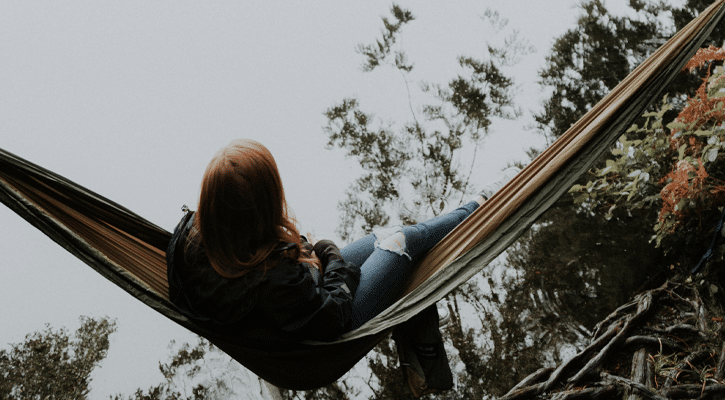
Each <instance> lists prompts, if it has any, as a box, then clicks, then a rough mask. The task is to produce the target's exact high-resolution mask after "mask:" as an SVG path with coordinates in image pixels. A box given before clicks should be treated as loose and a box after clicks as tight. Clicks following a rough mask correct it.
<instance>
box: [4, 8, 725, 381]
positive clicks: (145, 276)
mask: <svg viewBox="0 0 725 400" xmlns="http://www.w3.org/2000/svg"><path fill="white" fill-rule="evenodd" d="M724 5H725V0H717V1H716V2H714V3H713V4H712V5H711V6H710V7H709V8H708V9H707V10H705V11H703V12H702V13H701V14H700V16H698V17H697V18H696V19H695V20H693V21H692V22H691V23H690V24H688V25H687V26H686V27H685V28H683V29H682V30H681V31H680V32H678V33H677V34H676V35H675V36H674V37H673V38H672V39H670V40H669V41H668V42H667V43H666V44H664V45H663V46H662V47H661V48H660V49H659V50H657V52H655V53H654V54H653V55H652V56H650V57H649V58H648V59H647V60H646V61H645V62H644V63H642V65H640V66H639V67H638V68H637V69H636V70H635V71H633V72H632V73H631V74H630V75H629V76H628V77H627V78H626V79H625V80H624V81H623V82H621V83H620V84H619V85H618V86H617V87H616V88H615V89H614V90H612V92H611V93H609V95H607V96H606V97H605V98H604V99H603V100H602V101H600V102H599V103H598V104H597V105H596V106H595V107H594V108H592V110H590V111H589V112H588V113H587V114H586V115H585V116H584V117H582V119H581V120H579V121H578V122H577V123H576V124H575V125H574V126H572V127H571V128H570V129H569V130H568V131H567V132H566V133H565V134H564V135H562V136H561V138H559V139H558V140H557V141H556V142H555V143H554V144H553V145H551V146H550V147H549V148H548V149H546V151H544V152H543V153H542V154H541V155H540V156H539V157H537V158H536V159H535V160H534V161H533V162H532V163H531V164H530V165H529V166H527V167H526V168H525V169H524V170H523V171H522V172H521V173H519V175H518V176H517V177H516V178H514V180H512V181H511V182H510V183H509V184H507V185H506V186H505V187H504V188H503V189H501V190H500V191H499V192H498V193H496V195H494V196H493V197H492V198H491V199H490V200H488V201H487V202H486V203H485V204H484V205H483V206H482V207H479V208H478V210H476V211H475V212H474V213H473V214H472V215H471V216H470V217H469V218H468V219H466V220H465V221H464V222H463V223H462V224H461V225H459V226H458V227H457V228H456V229H455V230H454V231H453V232H451V233H450V234H449V235H448V236H447V237H446V238H444V239H443V241H442V242H441V243H439V244H438V245H437V246H436V247H435V248H434V249H433V250H431V251H430V252H429V254H428V256H427V257H426V258H425V259H423V260H422V261H421V262H420V264H419V265H418V267H417V269H416V273H415V275H414V277H413V278H412V280H411V282H410V283H409V285H408V287H407V289H406V290H405V293H404V295H403V296H402V298H401V299H400V300H399V301H398V302H397V303H395V304H394V305H392V306H391V307H389V308H388V309H387V310H385V311H384V312H382V313H381V314H380V315H378V316H377V317H375V318H373V319H372V320H370V321H369V322H368V323H366V324H365V325H363V326H362V327H360V328H358V329H356V330H355V331H352V332H348V333H346V334H344V335H342V336H341V337H340V338H338V339H337V340H336V341H334V342H331V343H322V342H309V341H301V342H299V343H295V344H294V349H293V350H291V351H290V350H284V351H276V352H275V351H261V350H259V349H255V348H251V347H247V346H245V345H244V343H240V342H234V343H232V342H229V341H227V340H225V339H224V338H221V337H218V336H216V335H215V333H214V332H211V331H207V330H205V329H203V328H202V327H199V326H197V325H195V324H194V323H193V322H191V321H189V320H188V319H187V318H185V317H184V316H183V315H182V314H180V313H179V312H178V310H177V309H176V308H175V307H174V305H173V304H171V302H169V300H168V284H167V281H166V262H165V250H166V246H167V243H168V242H169V239H170V236H171V235H170V233H169V232H167V231H165V230H164V229H162V228H160V227H158V226H156V225H154V224H152V223H151V222H149V221H146V220H145V219H143V218H141V217H140V216H138V215H136V214H134V213H133V212H131V211H130V210H128V209H126V208H124V207H122V206H121V205H119V204H116V203H114V202H112V201H110V200H108V199H106V198H104V197H102V196H100V195H98V194H96V193H93V192H92V191H90V190H87V189H85V188H83V187H81V186H79V185H77V184H75V183H73V182H71V181H69V180H68V179H65V178H63V177H61V176H59V175H57V174H55V173H53V172H51V171H48V170H46V169H43V168H41V167H39V166H37V165H34V164H32V163H30V162H28V161H26V160H23V159H21V158H19V157H17V156H15V155H13V154H10V153H8V152H6V151H4V150H2V149H0V201H2V202H3V203H4V204H5V205H7V206H8V207H9V208H11V209H12V210H13V211H15V212H16V213H17V214H19V215H20V216H21V217H23V218H24V219H25V220H27V221H28V222H30V223H31V224H32V225H34V226H35V227H36V228H38V229H40V230H41V231H42V232H44V233H45V234H46V235H48V236H49V237H50V238H51V239H53V240H54V241H55V242H57V243H58V244H60V245H61V246H63V247H64V248H65V249H66V250H68V251H69V252H71V253H72V254H73V255H75V256H76V257H78V258H79V259H81V260H82V261H83V262H85V263H86V264H88V265H89V266H90V267H91V268H93V269H95V270H96V271H97V272H98V273H100V274H101V275H103V276H104V277H105V278H106V279H108V280H110V281H111V282H113V283H115V284H116V285H118V286H120V287H121V288H122V289H124V290H125V291H127V292H128V293H130V294H131V295H132V296H134V297H135V298H137V299H139V300H140V301H142V302H144V303H145V304H146V305H148V306H149V307H152V308H153V309H155V310H156V311H158V312H160V313H161V314H163V315H164V316H166V317H168V318H169V319H171V320H173V321H174V322H176V323H178V324H180V325H181V326H183V327H185V328H187V329H189V330H190V331H192V332H194V333H196V334H198V335H200V336H203V337H206V338H207V339H208V340H209V341H210V342H211V343H213V344H214V345H216V346H217V347H219V348H220V349H221V350H222V351H224V352H226V353H227V354H229V355H230V356H231V357H232V358H234V359H236V360H237V361H239V362H240V363H241V364H243V365H244V366H245V367H247V368H248V369H250V370H251V371H252V372H254V373H256V374H257V375H258V376H259V377H261V378H262V379H264V380H266V381H268V382H271V383H272V384H274V385H276V386H279V387H283V388H288V389H298V390H305V389H312V388H316V387H320V386H324V385H326V384H329V383H331V382H334V381H335V380H337V379H338V378H339V377H341V376H342V375H343V374H344V373H345V372H347V371H348V370H349V369H350V368H352V367H353V366H354V365H355V363H357V361H359V360H360V359H362V358H363V357H364V356H365V355H366V354H367V353H368V352H369V351H370V350H371V349H372V348H373V347H374V346H375V345H376V344H377V343H378V342H379V341H380V340H382V339H383V338H384V337H385V336H386V335H387V334H388V333H389V332H390V330H391V329H392V327H394V326H395V325H397V324H399V323H401V322H404V321H406V320H407V319H409V318H411V317H412V316H414V315H416V314H417V313H419V312H420V311H422V310H423V309H425V308H426V307H428V306H430V305H432V304H434V303H435V302H436V301H438V300H440V299H441V298H443V296H445V295H446V294H447V293H449V292H450V291H452V290H453V289H455V288H456V287H457V286H458V285H460V284H462V283H464V282H465V281H467V280H468V279H469V278H471V277H472V276H473V275H475V274H476V273H477V272H478V271H480V270H481V269H482V268H483V267H485V266H486V265H487V264H488V263H490V262H491V261H492V260H493V259H494V258H496V257H497V256H498V255H499V254H500V253H501V252H503V251H504V250H505V249H506V248H507V247H508V246H509V245H510V244H511V243H513V242H514V241H515V240H516V239H517V238H518V237H519V236H520V235H521V234H522V233H523V232H524V231H525V230H526V229H528V228H529V227H530V226H531V225H532V224H533V223H534V221H535V220H536V219H537V218H538V217H539V216H540V215H541V214H542V213H543V212H544V211H546V209H547V208H548V207H549V206H551V204H553V203H554V202H555V201H556V199H558V198H559V197H560V196H561V195H562V194H564V193H565V192H566V191H567V190H568V189H569V188H570V187H571V185H572V184H573V183H574V181H575V180H576V179H577V177H579V176H580V175H581V174H582V173H584V172H586V171H587V170H588V169H589V168H590V167H591V165H592V164H593V163H594V162H595V161H596V160H597V159H598V158H599V156H600V155H601V154H602V153H603V152H605V151H606V150H607V149H608V148H609V147H610V146H611V145H612V144H613V143H614V142H615V141H616V139H617V138H618V137H619V136H620V135H621V133H622V132H624V131H625V129H626V128H628V127H629V125H631V123H632V122H633V121H634V120H635V119H636V118H637V117H639V116H640V115H641V114H642V112H643V111H644V109H645V108H646V107H647V106H648V105H649V104H650V103H651V101H652V100H653V99H654V98H656V97H658V96H659V95H660V91H661V90H662V88H664V87H665V86H666V85H667V83H668V82H670V81H671V80H672V79H673V78H674V77H675V75H676V74H677V73H678V72H679V71H680V70H681V69H682V67H683V66H684V64H685V63H686V61H687V60H689V59H690V58H691V57H692V55H693V54H694V53H695V51H696V50H697V49H698V48H699V47H700V45H701V43H702V42H703V41H704V40H705V38H707V37H708V36H709V34H710V32H711V31H712V30H713V29H714V27H715V26H716V25H717V24H718V22H719V21H720V20H721V18H722V17H723V14H724V13H725V7H724Z"/></svg>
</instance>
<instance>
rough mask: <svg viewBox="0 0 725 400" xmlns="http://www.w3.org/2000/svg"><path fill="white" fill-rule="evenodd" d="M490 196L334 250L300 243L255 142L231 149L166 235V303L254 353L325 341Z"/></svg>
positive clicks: (379, 303) (270, 166) (384, 303)
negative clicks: (252, 346) (304, 341)
mask: <svg viewBox="0 0 725 400" xmlns="http://www.w3.org/2000/svg"><path fill="white" fill-rule="evenodd" d="M509 179H510V178H509ZM502 185H503V183H499V184H498V185H497V186H498V187H500V186H502ZM496 189H497V187H489V188H488V189H487V190H488V191H487V192H484V193H482V194H481V195H479V196H478V197H477V199H476V200H475V201H472V202H470V203H468V204H466V205H464V206H463V207H461V208H458V209H456V210H454V211H453V212H451V213H449V214H447V215H445V216H439V217H436V218H433V219H432V220H430V221H427V222H424V223H421V224H417V225H413V226H406V227H393V228H387V229H382V230H380V231H378V232H376V233H373V234H371V235H368V236H367V237H365V238H362V239H360V240H358V241H356V242H354V243H352V244H350V245H348V246H347V247H345V248H343V249H341V250H340V249H338V247H337V246H336V245H335V244H334V243H332V242H331V241H329V240H321V241H318V242H316V243H314V244H312V243H309V242H308V241H307V240H306V239H305V238H304V237H302V236H300V234H299V232H298V230H297V228H296V226H295V221H294V219H293V218H292V216H291V215H290V213H289V211H288V208H287V204H286V202H285V197H284V190H283V188H282V182H281V179H280V177H279V172H278V170H277V165H276V163H275V161H274V158H273V157H272V155H271V154H270V153H269V151H268V150H267V149H266V148H265V147H264V146H262V145H261V144H260V143H258V142H255V141H253V140H239V141H235V142H232V143H231V144H230V145H228V146H227V147H225V148H223V149H221V150H220V151H219V152H218V153H217V154H216V155H215V156H214V158H213V159H212V161H211V162H210V163H209V166H208V167H207V169H206V172H205V174H204V178H203V182H202V186H201V195H200V198H199V205H198V210H197V211H196V212H188V213H186V215H185V216H184V218H183V219H182V221H181V222H180V223H179V225H178V226H177V227H176V229H175V231H174V235H173V237H172V240H171V243H170V245H169V249H168V251H167V263H168V279H169V297H170V300H171V301H172V302H173V303H174V304H175V305H176V306H178V308H179V309H180V310H181V312H182V313H184V314H185V315H186V316H187V317H189V318H191V319H193V320H194V321H195V322H197V323H199V324H201V325H204V326H205V327H207V328H210V329H212V330H213V331H215V332H218V333H219V334H220V335H223V336H228V335H234V336H235V337H239V338H243V340H245V342H248V343H254V344H255V346H260V347H265V346H274V347H275V348H279V346H285V343H291V342H295V341H298V340H300V339H307V340H316V341H329V340H333V339H334V338H336V337H337V336H339V335H340V334H342V333H345V332H347V331H349V330H352V329H355V328H357V327H359V326H361V325H362V324H364V323H365V322H367V321H368V320H370V319H371V318H373V317H374V316H375V315H377V314H378V313H379V312H381V311H382V310H384V309H385V308H387V307H388V306H389V305H391V304H392V303H393V302H394V301H395V300H396V298H397V296H398V295H399V294H400V291H401V290H402V287H403V284H404V283H405V281H406V279H407V277H408V276H409V275H410V274H411V272H412V265H413V262H414V260H416V259H417V258H418V257H420V256H421V255H423V254H424V253H425V252H426V251H428V250H429V249H430V248H431V247H433V246H434V245H435V244H436V243H438V241H440V240H441V239H442V238H443V237H444V236H445V235H446V234H448V232H450V231H451V230H452V229H453V228H454V227H455V226H456V225H458V224H459V223H460V222H462V221H463V220H464V219H465V218H466V217H467V216H468V215H469V214H470V213H471V212H473V211H474V210H475V209H476V208H477V207H478V206H479V205H480V204H482V203H483V201H485V197H484V196H486V194H488V195H490V194H492V193H493V192H494V191H495V190H496Z"/></svg>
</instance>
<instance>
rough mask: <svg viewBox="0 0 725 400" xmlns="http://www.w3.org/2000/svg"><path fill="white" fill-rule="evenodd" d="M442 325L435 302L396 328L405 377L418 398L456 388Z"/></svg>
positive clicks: (394, 331) (401, 364)
mask: <svg viewBox="0 0 725 400" xmlns="http://www.w3.org/2000/svg"><path fill="white" fill-rule="evenodd" d="M438 324H439V318H438V313H437V310H436V306H435V305H433V306H431V307H428V308H426V309H425V310H423V311H422V312H421V313H420V314H418V315H416V316H415V317H413V318H411V319H410V320H408V321H406V322H404V323H402V324H400V325H398V326H397V327H395V329H394V330H393V340H394V341H395V345H396V347H397V350H398V358H399V360H400V366H401V369H402V372H403V378H404V380H405V381H406V382H407V383H408V388H409V389H410V392H411V393H412V394H413V396H414V397H421V396H424V395H426V394H430V393H439V392H442V391H446V390H449V389H451V388H452V387H453V373H452V372H451V368H450V366H449V365H448V355H447V354H446V349H445V346H444V343H443V337H442V336H441V333H440V331H439V330H438Z"/></svg>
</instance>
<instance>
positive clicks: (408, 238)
mask: <svg viewBox="0 0 725 400" xmlns="http://www.w3.org/2000/svg"><path fill="white" fill-rule="evenodd" d="M477 208H478V203H477V202H475V201H471V202H470V203H468V204H465V205H463V206H461V207H459V208H457V209H455V210H453V211H451V212H450V213H448V214H445V215H440V216H437V217H435V218H432V219H429V220H428V221H425V222H421V223H418V224H416V225H410V226H404V227H400V226H397V227H390V228H383V229H380V230H376V231H375V232H374V233H371V234H370V235H367V236H365V237H364V238H362V239H358V240H356V241H354V242H352V243H350V244H349V245H347V246H345V247H344V248H342V249H340V251H341V253H342V257H343V258H344V259H345V261H346V262H349V263H352V264H355V265H358V266H360V269H361V272H362V274H361V277H360V285H359V286H358V289H357V292H356V293H355V298H354V299H353V305H352V329H356V328H358V327H360V326H361V325H363V324H364V323H366V322H367V321H369V320H370V319H372V318H373V317H374V316H376V315H378V314H379V313H380V312H382V311H383V310H385V309H386V308H388V307H389V306H391V305H392V304H393V303H394V302H395V301H396V299H397V297H398V295H399V294H400V292H401V290H403V285H405V283H406V282H407V280H408V278H409V277H410V276H411V274H412V273H413V264H414V261H416V260H418V259H419V258H420V257H421V256H423V255H425V253H426V252H428V250H430V249H431V248H433V246H435V245H436V244H438V242H440V241H441V239H443V237H445V236H446V235H447V234H448V232H450V231H452V230H453V228H455V227H456V226H458V224H460V223H461V222H463V220H464V219H466V217H468V216H469V215H470V214H471V213H472V212H473V211H475V210H476V209H477ZM401 233H402V235H401Z"/></svg>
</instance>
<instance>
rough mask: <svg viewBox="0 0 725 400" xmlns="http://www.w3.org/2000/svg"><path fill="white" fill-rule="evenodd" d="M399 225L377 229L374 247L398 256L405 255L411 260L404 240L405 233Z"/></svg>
mask: <svg viewBox="0 0 725 400" xmlns="http://www.w3.org/2000/svg"><path fill="white" fill-rule="evenodd" d="M402 229H403V228H402V227H401V226H394V227H390V228H383V229H379V230H378V231H376V232H374V233H375V237H376V240H375V247H377V248H379V249H382V250H385V251H390V252H392V253H395V254H397V255H399V256H405V257H406V258H407V259H408V260H412V257H410V254H408V249H407V246H406V242H405V235H404V234H403V232H402Z"/></svg>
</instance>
